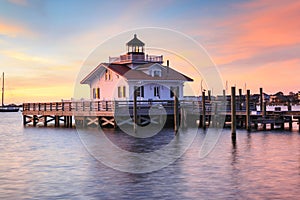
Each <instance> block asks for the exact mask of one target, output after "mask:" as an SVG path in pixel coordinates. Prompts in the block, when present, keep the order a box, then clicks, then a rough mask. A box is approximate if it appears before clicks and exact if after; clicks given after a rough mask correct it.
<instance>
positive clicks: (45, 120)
mask: <svg viewBox="0 0 300 200" xmlns="http://www.w3.org/2000/svg"><path fill="white" fill-rule="evenodd" d="M44 126H45V127H47V115H45V116H44Z"/></svg>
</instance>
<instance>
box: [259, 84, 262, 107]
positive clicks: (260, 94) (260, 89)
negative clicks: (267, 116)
mask: <svg viewBox="0 0 300 200" xmlns="http://www.w3.org/2000/svg"><path fill="white" fill-rule="evenodd" d="M259 101H260V103H259V106H260V112H262V111H263V89H262V88H259Z"/></svg>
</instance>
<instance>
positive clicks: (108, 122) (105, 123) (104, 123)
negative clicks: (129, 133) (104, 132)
mask: <svg viewBox="0 0 300 200" xmlns="http://www.w3.org/2000/svg"><path fill="white" fill-rule="evenodd" d="M100 120H101V121H103V122H102V123H101V126H105V125H108V124H110V125H112V126H115V118H110V119H109V118H108V117H101V119H100ZM130 121H131V119H130Z"/></svg>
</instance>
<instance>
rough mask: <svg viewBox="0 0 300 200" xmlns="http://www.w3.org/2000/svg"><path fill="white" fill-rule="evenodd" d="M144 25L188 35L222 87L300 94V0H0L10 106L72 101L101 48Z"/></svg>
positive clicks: (1, 54)
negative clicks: (83, 73) (79, 81)
mask: <svg viewBox="0 0 300 200" xmlns="http://www.w3.org/2000/svg"><path fill="white" fill-rule="evenodd" d="M142 27H160V28H163V29H169V30H174V31H176V32H180V33H182V34H184V35H186V36H188V37H190V38H191V39H192V40H193V41H195V42H197V43H198V44H199V45H201V46H202V47H203V48H204V49H205V51H206V52H207V54H208V55H209V57H210V58H211V60H212V61H213V62H214V63H215V65H216V67H217V70H218V72H219V73H220V76H221V78H222V81H223V83H224V85H225V82H227V83H228V85H229V86H232V85H235V86H236V87H237V88H243V89H244V88H247V89H251V92H252V93H258V91H259V88H260V87H263V88H264V91H265V92H266V93H269V94H274V93H276V92H278V91H282V92H284V93H286V94H287V93H289V92H291V91H292V92H298V91H299V90H300V82H299V74H300V57H299V52H300V1H295V0H285V1H282V0H247V1H243V0H226V1H224V0H211V1H201V0H197V1H190V0H187V1H184V0H182V1H176V0H164V1H156V0H144V1H129V0H120V1H118V0H113V1H101V0H95V1H92V0H82V1H79V0H0V69H1V70H0V72H5V86H6V87H5V89H6V90H5V103H22V102H35V101H41V102H47V101H60V100H61V99H70V98H71V97H72V96H73V91H74V85H75V82H76V80H77V76H78V73H79V72H80V70H81V68H82V67H83V64H84V63H85V61H86V59H87V58H88V57H89V55H90V54H91V53H92V52H93V51H94V50H95V48H97V47H98V46H99V45H100V44H101V43H103V42H105V41H107V40H108V39H109V38H112V37H114V36H116V35H118V34H120V33H124V32H126V31H128V30H134V29H140V28H142ZM139 37H140V38H143V35H139ZM153 37H154V36H153ZM155 37H157V36H155ZM145 38H146V39H147V37H144V39H145ZM130 39H131V38H128V39H126V40H125V41H124V43H123V44H120V46H122V45H123V46H124V45H125V43H126V42H128V40H130ZM149 40H150V39H149ZM143 41H144V42H145V43H146V45H147V41H146V40H143ZM176 45H179V46H180V45H182V47H184V49H186V48H188V47H186V46H185V44H183V43H182V44H180V43H179V41H178V44H176ZM191 54H192V53H191ZM111 56H118V55H111ZM99 59H100V56H99ZM101 59H102V58H101ZM101 61H102V60H99V62H101ZM104 61H105V60H104ZM171 63H172V61H171ZM173 63H174V62H173ZM175 64H176V63H175ZM95 67H96V66H95ZM182 73H184V74H188V75H189V72H188V70H187V71H184V70H183V71H182ZM192 78H194V79H197V78H198V79H197V80H198V81H199V77H192ZM196 84H198V82H196ZM192 87H196V86H195V85H194V86H192ZM195 90H197V89H195Z"/></svg>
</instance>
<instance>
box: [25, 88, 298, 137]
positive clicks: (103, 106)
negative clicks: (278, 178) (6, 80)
mask: <svg viewBox="0 0 300 200" xmlns="http://www.w3.org/2000/svg"><path fill="white" fill-rule="evenodd" d="M239 93H240V94H239V95H238V96H236V95H235V88H232V94H231V96H224V95H223V97H216V98H213V99H211V97H209V96H205V93H204V92H203V94H202V95H203V96H202V98H201V99H204V101H202V100H201V99H200V100H197V101H188V100H178V99H174V101H163V100H162V101H160V100H157V101H154V100H152V101H87V100H82V101H62V102H51V103H24V104H23V124H24V126H27V125H32V126H49V125H50V124H51V125H52V126H54V127H73V126H74V125H75V126H76V127H78V128H80V127H90V126H93V127H98V126H101V127H106V126H109V127H117V126H120V125H134V126H135V125H137V124H138V125H140V126H143V125H147V124H149V123H156V124H160V123H162V121H163V120H162V117H163V116H167V121H166V124H167V125H170V124H171V125H173V126H174V130H175V132H177V131H178V128H179V127H180V126H183V125H184V126H188V125H187V124H193V125H194V124H197V126H199V127H201V128H203V129H205V128H207V127H212V126H215V127H223V126H225V127H226V126H230V127H231V129H232V134H233V137H235V132H236V128H245V129H247V130H248V131H251V130H253V129H256V130H266V129H267V127H269V129H275V128H277V129H284V127H285V125H286V124H288V128H289V130H292V127H293V123H296V124H297V125H298V130H299V132H300V111H295V110H292V106H289V107H288V111H280V110H279V111H267V110H266V102H263V101H260V102H258V103H257V102H253V101H251V98H250V97H251V96H250V90H247V92H246V95H245V97H244V98H242V95H241V91H239ZM261 93H262V90H261ZM231 99H233V101H231ZM224 100H225V101H224ZM260 104H262V106H260ZM258 105H259V106H260V109H256V108H257V106H258ZM150 109H151V115H152V118H151V119H150V118H149V110H150ZM222 117H223V118H224V120H223V124H221V125H220V124H219V123H220V120H218V119H220V118H222ZM221 121H222V120H221ZM216 124H219V125H218V126H217V125H216Z"/></svg>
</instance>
